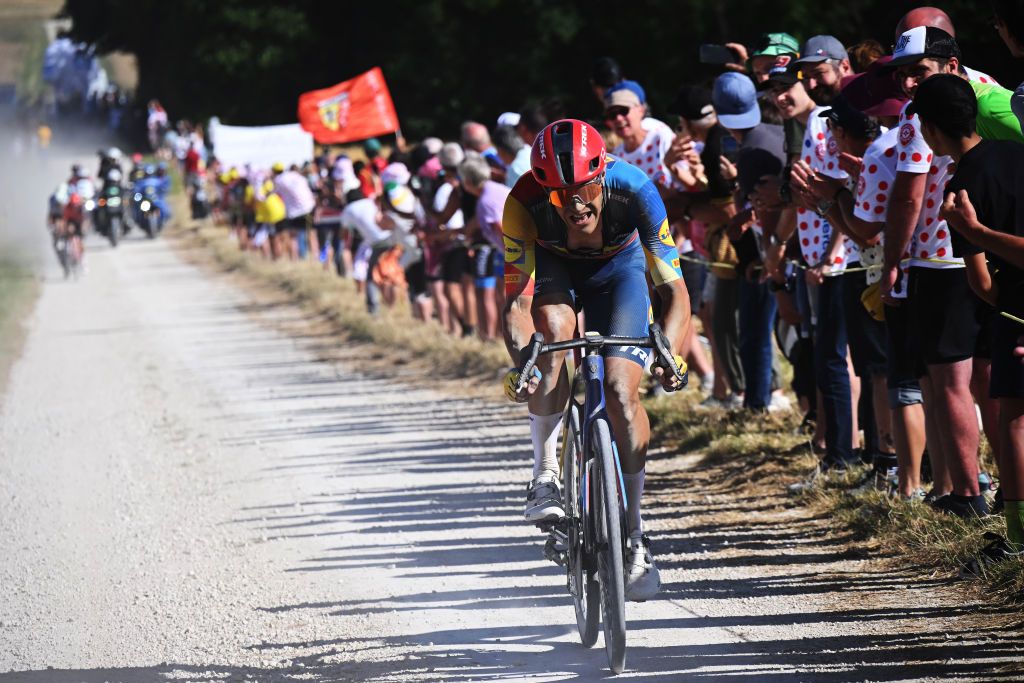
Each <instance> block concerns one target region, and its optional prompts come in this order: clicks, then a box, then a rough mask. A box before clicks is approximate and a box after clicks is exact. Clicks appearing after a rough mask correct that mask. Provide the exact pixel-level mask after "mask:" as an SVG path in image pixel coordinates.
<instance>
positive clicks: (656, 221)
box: [633, 182, 690, 352]
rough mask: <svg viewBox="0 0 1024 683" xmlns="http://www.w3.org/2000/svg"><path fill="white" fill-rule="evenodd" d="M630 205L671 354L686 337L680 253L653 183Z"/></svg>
mask: <svg viewBox="0 0 1024 683" xmlns="http://www.w3.org/2000/svg"><path fill="white" fill-rule="evenodd" d="M633 206H634V207H635V210H636V211H637V213H636V214H635V215H634V220H636V224H637V225H638V226H639V233H640V241H641V243H642V244H643V246H644V251H645V255H646V257H647V267H648V270H649V272H650V274H651V281H652V282H653V283H654V287H655V289H656V290H657V292H658V296H660V297H662V311H663V313H662V317H661V324H662V328H663V329H664V331H665V334H666V335H667V336H668V338H669V341H670V342H671V344H672V350H673V352H678V351H679V350H680V349H681V348H682V346H683V342H684V341H685V340H686V338H687V336H688V335H689V326H690V297H689V296H688V295H687V292H686V283H685V282H683V273H682V270H680V268H679V252H678V251H677V250H676V243H675V240H673V239H672V231H671V229H670V228H669V225H668V218H667V216H666V213H665V205H664V203H663V202H662V201H661V197H659V196H658V193H657V191H656V190H655V189H654V184H653V183H651V182H647V183H646V184H645V185H643V186H642V187H641V188H639V190H637V196H636V201H634V202H633Z"/></svg>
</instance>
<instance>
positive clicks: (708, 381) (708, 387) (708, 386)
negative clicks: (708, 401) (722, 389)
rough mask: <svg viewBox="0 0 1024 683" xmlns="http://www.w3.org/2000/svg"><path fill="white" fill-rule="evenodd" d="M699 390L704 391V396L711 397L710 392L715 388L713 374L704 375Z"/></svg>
mask: <svg viewBox="0 0 1024 683" xmlns="http://www.w3.org/2000/svg"><path fill="white" fill-rule="evenodd" d="M700 388H701V389H703V390H704V393H705V394H708V395H709V396H710V395H711V391H712V390H713V389H714V388H715V373H713V372H709V373H708V374H706V375H704V377H702V378H701V380H700Z"/></svg>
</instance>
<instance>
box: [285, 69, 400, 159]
mask: <svg viewBox="0 0 1024 683" xmlns="http://www.w3.org/2000/svg"><path fill="white" fill-rule="evenodd" d="M299 123H300V124H301V125H302V127H303V128H304V129H305V130H307V131H309V132H310V133H312V134H313V138H314V139H315V140H316V141H317V142H319V143H323V144H337V143H342V142H354V141H356V140H365V139H367V138H372V137H376V136H377V135H384V134H386V133H394V132H395V131H397V130H398V115H397V114H396V113H395V105H394V103H393V102H392V101H391V93H390V92H388V85H387V83H385V82H384V74H383V72H381V70H380V67H379V66H375V67H373V68H372V69H370V70H369V71H367V72H366V73H364V74H360V75H358V76H356V77H355V78H353V79H350V80H347V81H345V82H343V83H339V84H337V85H334V86H331V87H330V88H324V89H323V90H312V91H310V92H307V93H303V94H302V95H300V96H299Z"/></svg>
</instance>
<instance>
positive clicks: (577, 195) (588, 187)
mask: <svg viewBox="0 0 1024 683" xmlns="http://www.w3.org/2000/svg"><path fill="white" fill-rule="evenodd" d="M603 180H604V174H602V175H599V176H598V177H596V178H594V179H593V180H590V181H587V182H585V183H583V184H582V185H575V186H573V187H565V188H562V189H559V190H551V191H550V192H548V201H549V202H551V204H552V206H557V207H558V208H560V209H568V208H572V207H574V206H575V205H576V203H577V202H579V203H580V204H589V203H591V202H592V201H594V200H595V199H597V198H598V197H600V196H601V193H602V192H603V191H604V184H603V182H602V181H603Z"/></svg>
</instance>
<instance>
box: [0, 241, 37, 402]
mask: <svg viewBox="0 0 1024 683" xmlns="http://www.w3.org/2000/svg"><path fill="white" fill-rule="evenodd" d="M38 291H39V282H38V281H37V280H36V278H35V277H34V276H33V275H32V272H31V271H30V270H29V269H28V268H26V267H24V266H22V265H20V264H17V263H12V262H6V261H0V390H2V389H3V388H4V386H5V385H6V382H7V373H8V371H9V370H10V367H11V364H12V363H13V362H14V359H15V358H17V356H18V352H19V350H20V349H21V344H22V342H23V341H24V330H23V329H22V327H21V321H22V319H23V318H24V317H25V316H26V315H28V313H29V312H30V311H31V310H32V304H33V303H34V302H35V299H36V295H37V294H38Z"/></svg>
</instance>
